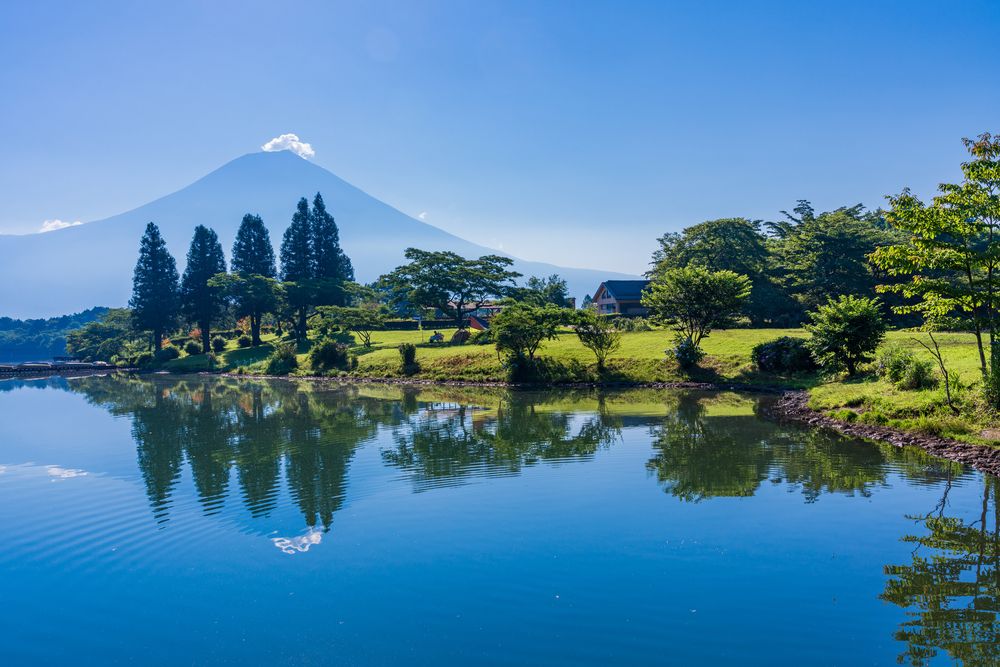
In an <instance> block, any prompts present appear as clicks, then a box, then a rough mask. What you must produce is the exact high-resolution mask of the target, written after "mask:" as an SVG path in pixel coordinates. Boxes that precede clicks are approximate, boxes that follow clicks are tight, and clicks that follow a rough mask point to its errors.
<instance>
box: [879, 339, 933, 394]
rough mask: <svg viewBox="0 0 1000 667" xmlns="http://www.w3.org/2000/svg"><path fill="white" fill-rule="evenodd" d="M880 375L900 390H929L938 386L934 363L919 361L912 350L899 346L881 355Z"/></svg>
mask: <svg viewBox="0 0 1000 667" xmlns="http://www.w3.org/2000/svg"><path fill="white" fill-rule="evenodd" d="M878 374H879V375H880V376H882V377H884V378H885V379H886V380H888V381H889V382H891V383H892V384H893V385H895V386H896V387H897V388H898V389H910V390H913V389H929V388H931V387H936V386H937V384H938V378H937V376H936V375H934V364H933V363H932V362H930V361H928V360H926V359H918V358H917V356H916V355H915V354H913V352H911V351H910V350H907V349H904V348H901V347H897V346H893V347H888V348H886V349H885V350H883V351H882V353H881V354H879V356H878Z"/></svg>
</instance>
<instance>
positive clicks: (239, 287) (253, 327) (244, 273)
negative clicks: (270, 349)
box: [229, 213, 277, 346]
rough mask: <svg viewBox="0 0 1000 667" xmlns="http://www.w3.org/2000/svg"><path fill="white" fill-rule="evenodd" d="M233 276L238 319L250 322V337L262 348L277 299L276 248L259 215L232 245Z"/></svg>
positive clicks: (231, 284) (248, 217)
mask: <svg viewBox="0 0 1000 667" xmlns="http://www.w3.org/2000/svg"><path fill="white" fill-rule="evenodd" d="M232 269H233V276H232V277H231V280H230V281H229V291H230V293H231V294H232V296H233V298H234V299H235V301H236V312H237V314H238V315H240V316H241V317H242V316H245V317H249V318H250V337H251V340H252V344H253V345H254V346H257V345H260V325H261V320H262V319H263V317H264V314H265V313H268V312H271V311H272V310H274V308H275V305H276V297H275V291H274V278H275V277H277V271H276V270H275V267H274V247H273V246H272V245H271V236H270V235H269V234H268V231H267V227H265V226H264V221H263V220H261V219H260V216H259V215H251V214H249V213H247V214H246V215H245V216H243V222H241V223H240V229H239V231H238V232H236V241H235V242H234V243H233V266H232Z"/></svg>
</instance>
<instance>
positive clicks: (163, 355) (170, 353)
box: [153, 345, 181, 364]
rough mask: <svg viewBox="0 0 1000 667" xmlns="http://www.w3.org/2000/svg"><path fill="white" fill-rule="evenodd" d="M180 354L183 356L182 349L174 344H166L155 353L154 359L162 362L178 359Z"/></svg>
mask: <svg viewBox="0 0 1000 667" xmlns="http://www.w3.org/2000/svg"><path fill="white" fill-rule="evenodd" d="M179 356H181V352H180V350H178V349H177V348H176V347H174V346H173V345H165V346H164V347H161V348H160V349H159V350H157V351H156V352H154V353H153V359H154V360H155V361H156V362H157V363H160V364H162V363H163V362H165V361H170V360H171V359H176V358H177V357H179Z"/></svg>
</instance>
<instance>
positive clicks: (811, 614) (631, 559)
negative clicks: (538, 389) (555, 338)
mask: <svg viewBox="0 0 1000 667" xmlns="http://www.w3.org/2000/svg"><path fill="white" fill-rule="evenodd" d="M760 400H763V399H757V398H748V397H743V396H738V395H734V394H713V393H696V392H679V391H646V390H643V391H633V392H619V393H596V392H582V393H544V394H542V393H539V394H525V393H516V394H511V393H507V392H502V391H493V390H482V389H477V390H457V389H451V390H449V389H436V390H432V391H417V390H411V389H396V388H386V387H376V386H372V387H352V388H347V389H343V388H318V387H313V386H309V385H304V384H303V385H299V384H294V383H290V382H274V383H267V382H258V381H254V382H250V381H247V382H237V381H235V380H233V381H220V380H212V379H204V380H203V379H197V378H187V379H183V380H177V379H176V378H174V379H171V378H160V379H155V380H150V379H138V378H130V377H105V378H99V377H91V378H82V379H75V380H61V379H53V380H42V381H37V382H35V381H14V380H8V381H3V382H0V534H2V536H3V547H2V549H0V600H2V602H3V604H2V605H0V663H2V664H4V665H20V664H70V663H73V664H115V663H135V664H157V665H181V664H219V663H233V664H267V665H276V664H420V665H447V664H459V665H492V664H497V665H500V664H504V665H520V664H536V665H560V664H561V665H581V664H593V665H606V664H643V665H652V664H657V665H658V664H669V665H694V664H741V665H744V664H745V665H800V664H811V665H833V664H840V665H857V664H886V665H888V664H895V663H896V661H897V659H900V660H901V661H902V662H904V663H907V664H911V663H912V664H950V663H952V662H954V661H959V660H961V661H964V664H969V665H981V664H982V665H987V664H996V663H997V660H998V658H997V654H998V652H1000V648H998V643H997V642H998V639H1000V624H998V621H997V619H996V617H995V614H996V612H997V611H998V597H1000V596H998V589H1000V580H998V576H1000V575H998V567H997V566H998V551H1000V537H998V535H1000V531H998V523H997V512H996V502H997V494H998V486H997V483H996V480H994V479H992V478H987V477H984V476H983V475H980V474H978V473H976V472H974V471H972V470H969V469H967V468H963V467H962V466H958V465H955V464H950V463H947V462H944V461H941V460H937V459H933V458H930V457H928V456H926V455H924V454H923V453H921V452H920V451H916V450H896V449H894V448H891V447H886V446H876V445H872V444H865V443H861V442H857V441H851V440H845V439H842V438H839V437H836V436H832V435H829V434H826V433H820V432H815V431H809V430H804V429H800V428H796V427H791V426H786V425H778V424H774V423H771V422H769V421H766V420H764V419H762V418H761V417H759V416H758V414H759V413H760V409H761V405H760V403H759V401H760Z"/></svg>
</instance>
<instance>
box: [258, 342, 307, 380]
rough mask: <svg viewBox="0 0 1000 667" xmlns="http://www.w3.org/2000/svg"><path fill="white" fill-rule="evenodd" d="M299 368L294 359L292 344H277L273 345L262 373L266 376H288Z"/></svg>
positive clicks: (293, 346) (296, 360)
mask: <svg viewBox="0 0 1000 667" xmlns="http://www.w3.org/2000/svg"><path fill="white" fill-rule="evenodd" d="M298 367H299V360H298V359H297V358H296V357H295V344H294V343H279V344H277V345H275V347H274V351H273V352H272V353H271V356H269V357H268V358H267V364H266V366H265V367H264V372H266V373H267V374H268V375H288V374H289V373H291V372H292V371H294V370H295V369H296V368H298Z"/></svg>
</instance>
